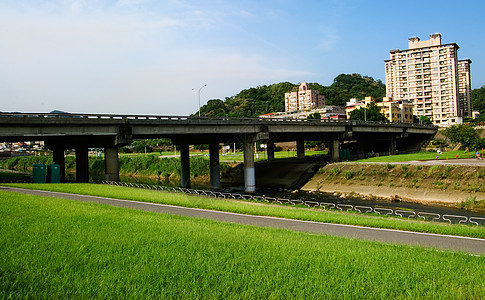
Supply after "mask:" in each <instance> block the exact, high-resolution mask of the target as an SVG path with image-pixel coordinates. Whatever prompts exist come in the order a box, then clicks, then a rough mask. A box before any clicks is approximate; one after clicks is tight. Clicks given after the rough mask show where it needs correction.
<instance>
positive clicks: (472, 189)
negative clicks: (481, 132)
mask: <svg viewBox="0 0 485 300" xmlns="http://www.w3.org/2000/svg"><path fill="white" fill-rule="evenodd" d="M484 181H485V166H473V165H468V166H467V165H452V164H445V165H431V166H430V165H420V164H415V163H413V164H406V163H400V164H391V163H390V164H368V163H335V164H328V165H326V166H325V167H323V168H321V169H320V171H318V173H317V174H316V175H315V176H314V177H313V178H312V179H311V180H310V181H309V182H308V183H307V184H305V185H304V186H303V187H302V190H305V191H320V192H328V193H333V192H337V193H357V194H363V195H374V196H377V197H385V198H397V199H403V200H408V201H423V202H456V203H459V202H461V201H465V200H467V199H470V197H475V198H476V199H477V200H483V199H485V183H484Z"/></svg>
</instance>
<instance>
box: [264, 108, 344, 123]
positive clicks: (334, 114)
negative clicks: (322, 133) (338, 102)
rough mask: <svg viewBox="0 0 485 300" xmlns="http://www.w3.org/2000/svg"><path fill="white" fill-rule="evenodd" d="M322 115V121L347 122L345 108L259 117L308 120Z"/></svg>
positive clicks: (280, 113) (279, 113)
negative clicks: (315, 115) (311, 116)
mask: <svg viewBox="0 0 485 300" xmlns="http://www.w3.org/2000/svg"><path fill="white" fill-rule="evenodd" d="M315 113H318V114H320V116H321V119H322V120H345V108H343V107H340V106H331V105H329V106H325V107H320V108H315V109H311V110H304V111H292V112H276V113H269V114H264V115H261V116H259V117H260V118H281V119H307V118H308V116H309V115H313V114H315Z"/></svg>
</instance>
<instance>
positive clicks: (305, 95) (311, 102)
mask: <svg viewBox="0 0 485 300" xmlns="http://www.w3.org/2000/svg"><path fill="white" fill-rule="evenodd" d="M324 105H325V96H323V95H320V93H319V92H318V91H314V90H310V89H308V83H306V82H302V83H301V84H300V86H299V87H298V91H297V92H290V93H285V112H294V111H305V110H311V109H315V108H319V107H322V106H324Z"/></svg>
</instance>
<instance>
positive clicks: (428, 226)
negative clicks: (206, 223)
mask: <svg viewBox="0 0 485 300" xmlns="http://www.w3.org/2000/svg"><path fill="white" fill-rule="evenodd" d="M5 185H6V186H14V187H21V188H28V189H39V190H50V191H57V192H66V193H74V194H84V195H93V196H101V197H108V198H116V199H126V200H136V201H144V202H153V203H163V204H171V205H178V206H185V207H195V208H205V209H212V210H219V211H229V212H235V213H242V214H252V215H264V216H275V217H283V218H288V219H297V220H307V221H316V222H327V223H338V224H352V225H362V226H368V227H378V228H390V229H398V230H408V231H417V232H430V233H437V234H448V235H460V236H470V237H477V238H485V228H484V227H483V226H479V227H476V226H469V225H468V226H467V225H449V224H445V223H431V222H424V221H418V220H406V219H399V218H391V217H383V216H370V215H363V214H357V213H341V212H334V211H324V210H322V209H309V208H306V207H291V206H283V205H262V204H261V203H258V205H254V203H251V202H246V201H235V200H225V199H220V198H217V199H216V198H210V197H199V196H192V195H186V194H176V193H167V192H159V191H152V190H143V189H135V188H127V187H120V186H109V185H99V184H98V185H97V184H78V183H74V184H65V183H64V184H5Z"/></svg>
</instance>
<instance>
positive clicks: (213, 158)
mask: <svg viewBox="0 0 485 300" xmlns="http://www.w3.org/2000/svg"><path fill="white" fill-rule="evenodd" d="M209 158H210V162H209V166H210V185H211V190H220V189H221V174H220V165H219V143H214V142H213V143H210V144H209Z"/></svg>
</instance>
